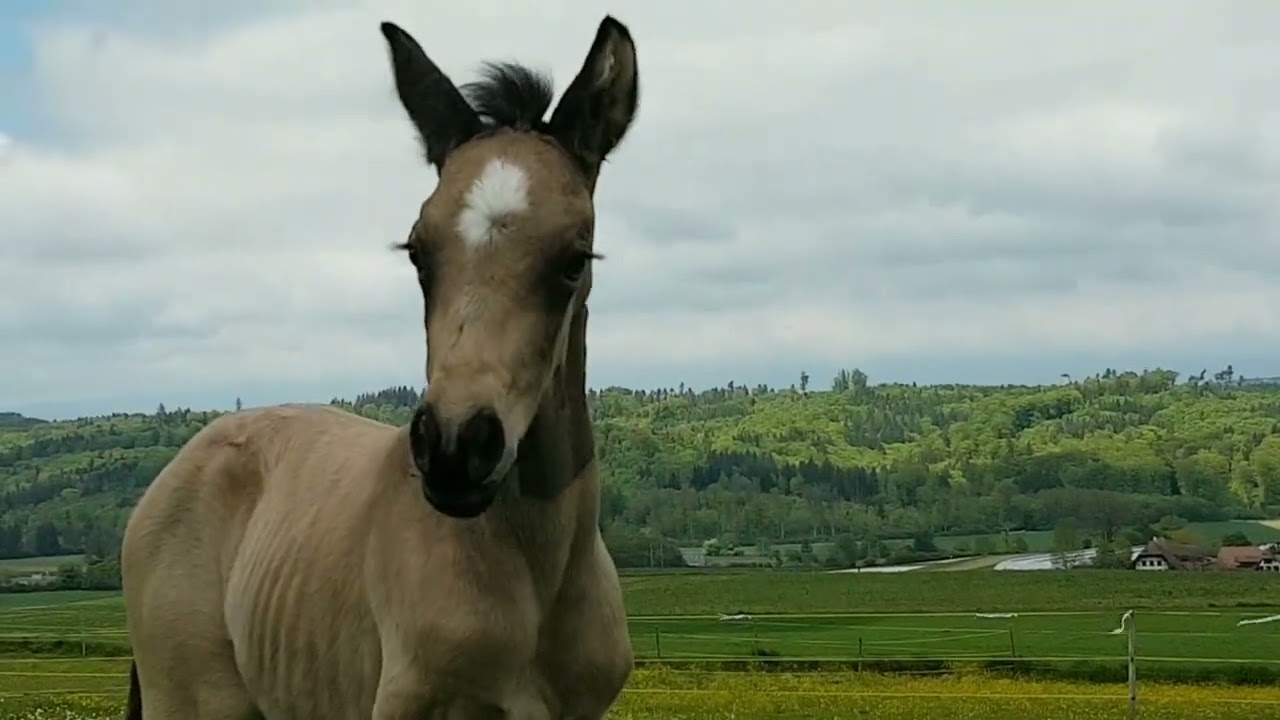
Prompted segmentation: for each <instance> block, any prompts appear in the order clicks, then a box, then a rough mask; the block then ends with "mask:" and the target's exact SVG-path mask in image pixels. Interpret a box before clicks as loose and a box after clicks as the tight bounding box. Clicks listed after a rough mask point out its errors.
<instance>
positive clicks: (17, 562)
mask: <svg viewBox="0 0 1280 720" xmlns="http://www.w3.org/2000/svg"><path fill="white" fill-rule="evenodd" d="M82 562H84V555H47V556H43V557H30V558H13V559H9V560H0V575H4V574H10V575H13V574H19V575H20V574H24V573H35V572H41V571H46V570H49V571H52V570H57V569H58V566H59V565H61V564H63V563H82Z"/></svg>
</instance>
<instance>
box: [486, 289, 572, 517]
mask: <svg viewBox="0 0 1280 720" xmlns="http://www.w3.org/2000/svg"><path fill="white" fill-rule="evenodd" d="M586 325H587V309H586V307H585V306H584V307H582V308H581V309H580V310H579V311H578V312H577V313H576V314H575V316H574V319H573V321H572V322H571V323H570V325H569V338H568V343H567V347H566V351H565V359H564V362H563V364H562V365H561V366H560V368H559V369H558V370H557V371H556V374H555V377H554V378H552V381H551V386H550V388H549V390H548V392H547V393H546V395H544V396H543V398H542V402H541V403H540V404H539V406H538V410H537V412H536V413H535V414H534V417H533V421H532V422H531V423H530V424H529V429H528V430H527V431H526V432H525V436H524V438H523V439H522V440H521V441H520V451H519V456H518V459H517V460H516V464H515V467H514V472H515V477H514V478H513V480H514V481H515V482H514V483H512V485H513V487H512V492H511V493H510V494H509V495H507V496H506V497H504V498H503V499H502V501H501V503H502V505H503V507H500V508H499V507H495V508H494V509H495V510H498V513H496V514H499V515H501V514H512V515H514V516H517V517H519V518H520V519H521V520H522V521H523V522H526V523H527V522H530V521H533V522H535V523H536V522H537V521H538V519H539V517H540V516H541V515H546V516H547V517H546V521H547V522H548V523H550V524H553V525H562V524H564V523H565V522H566V521H567V520H574V521H576V520H577V519H578V518H576V517H575V518H566V517H560V516H561V515H563V514H564V513H566V512H568V510H569V508H567V507H566V506H565V503H562V502H557V501H558V500H560V499H561V497H562V496H563V495H564V494H565V493H566V492H568V491H569V490H570V488H572V487H573V486H574V485H575V484H577V483H594V482H596V479H595V477H594V474H593V473H588V472H587V471H588V469H589V468H590V465H591V462H592V460H594V458H595V436H594V433H593V430H592V427H591V416H590V413H589V411H588V409H587V387H586V386H587V378H586V361H587V357H586V354H587V349H586ZM592 521H593V522H594V521H595V515H594V514H593V515H592Z"/></svg>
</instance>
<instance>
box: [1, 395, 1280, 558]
mask: <svg viewBox="0 0 1280 720" xmlns="http://www.w3.org/2000/svg"><path fill="white" fill-rule="evenodd" d="M799 385H800V387H799V388H789V389H782V390H775V389H770V388H767V387H763V386H758V387H744V386H739V385H736V384H733V383H730V384H729V385H728V386H726V387H723V388H716V389H711V390H705V391H701V392H696V393H695V392H693V391H691V390H688V389H685V388H683V387H679V388H667V389H659V390H652V391H641V390H626V389H620V388H609V389H606V390H602V391H592V392H591V395H590V403H591V411H592V415H593V417H594V420H595V423H596V430H597V434H598V436H599V444H598V451H599V456H600V462H601V468H602V473H603V477H604V481H605V483H606V494H605V499H604V503H603V505H604V507H603V512H604V516H605V518H604V523H605V526H606V530H607V533H608V537H609V538H610V542H611V547H614V548H622V547H623V546H628V547H629V546H631V545H632V544H634V543H635V542H637V540H636V539H637V538H640V537H645V538H649V542H653V538H655V537H666V538H669V539H671V540H673V541H677V542H679V543H681V544H690V543H697V542H701V541H704V540H707V539H710V538H721V539H727V538H736V539H737V541H738V542H756V541H757V540H764V541H775V542H776V541H786V540H799V539H803V538H829V537H833V536H840V535H848V536H853V537H857V538H866V539H876V538H880V539H887V538H903V537H912V536H920V535H922V534H924V535H928V534H932V535H943V534H961V533H995V532H999V531H1001V530H1003V529H1019V528H1022V529H1044V528H1051V527H1053V526H1054V525H1055V524H1056V523H1057V522H1058V521H1059V520H1060V519H1061V518H1063V517H1067V516H1070V517H1074V518H1075V519H1076V520H1075V522H1077V523H1078V524H1079V525H1080V527H1081V528H1082V531H1083V533H1085V534H1087V535H1088V536H1090V537H1093V538H1096V539H1097V541H1107V540H1110V539H1112V538H1113V537H1115V536H1116V533H1117V532H1119V531H1121V530H1122V529H1125V528H1132V527H1134V526H1137V527H1143V526H1145V525H1147V524H1149V523H1155V522H1157V521H1158V520H1159V519H1160V518H1162V517H1165V516H1169V515H1176V516H1181V517H1182V518H1185V519H1187V520H1192V521H1195V520H1216V519H1225V518H1228V517H1260V516H1262V515H1264V514H1267V506H1268V505H1270V506H1277V505H1280V389H1278V388H1277V387H1276V385H1275V384H1270V383H1241V382H1240V380H1239V378H1233V377H1232V373H1231V372H1230V370H1227V371H1223V372H1221V373H1217V375H1216V376H1215V377H1214V378H1210V379H1205V378H1204V374H1203V373H1201V374H1199V375H1196V376H1191V377H1190V378H1188V379H1186V380H1185V381H1182V382H1179V381H1178V377H1177V374H1176V373H1174V372H1171V371H1164V370H1155V371H1148V372H1143V373H1133V372H1122V373H1117V372H1114V371H1111V370H1108V371H1106V372H1104V373H1101V374H1099V375H1097V376H1095V377H1091V378H1087V379H1083V380H1073V379H1071V378H1064V380H1063V382H1062V383H1061V384H1059V385H1053V386H1045V387H1021V386H1019V387H974V386H931V387H926V386H920V387H917V386H914V385H911V386H907V385H870V384H868V382H867V378H866V376H865V375H864V374H862V373H861V372H858V371H856V370H855V371H852V372H841V373H840V374H839V375H838V376H837V377H836V378H834V380H833V381H832V382H830V383H829V384H828V388H829V389H823V390H821V391H819V390H814V389H812V388H811V387H809V385H810V383H809V379H808V377H807V376H802V377H801V382H800V383H799ZM417 397H418V392H417V390H415V389H413V388H392V389H388V390H384V391H381V392H376V393H371V394H368V395H364V396H361V397H358V398H356V399H355V400H354V401H350V402H348V401H342V400H334V401H332V402H333V403H334V404H338V405H342V406H344V407H347V408H350V409H353V410H355V411H357V412H359V413H361V414H364V415H367V416H370V417H374V418H377V419H380V420H384V421H387V422H391V423H397V424H400V423H404V422H407V419H408V416H409V413H410V408H411V407H412V405H413V403H414V402H416V400H417ZM216 415H217V413H215V412H199V411H193V410H188V409H174V410H165V409H164V408H163V407H161V408H160V409H159V410H158V411H157V412H156V413H155V414H152V415H125V414H116V415H110V416H104V417H92V418H82V419H78V420H74V421H66V422H39V421H31V420H30V419H26V418H21V416H15V415H12V414H10V415H4V416H0V418H4V420H3V421H0V511H2V512H3V515H2V516H0V556H9V557H13V556H23V555H52V554H59V553H63V552H79V551H87V552H88V553H90V554H93V555H100V556H106V555H110V554H112V553H113V552H114V551H115V549H116V547H117V546H118V543H119V538H120V532H121V529H122V527H123V524H124V521H125V518H126V517H127V513H128V508H129V507H130V506H131V505H132V503H133V502H134V501H135V500H136V499H137V497H138V496H139V494H140V493H141V492H142V490H143V489H144V488H145V487H146V485H147V484H148V483H149V482H150V481H151V479H152V478H153V477H154V476H155V475H156V473H157V472H158V471H159V470H160V468H161V467H162V466H163V465H164V464H165V462H167V461H168V460H169V458H170V457H172V455H173V454H174V452H175V451H176V449H177V448H178V447H179V446H180V445H181V444H182V443H183V442H185V441H186V440H187V439H188V438H190V437H191V435H192V434H193V433H194V432H196V430H198V429H199V428H200V427H201V426H203V425H204V424H205V423H207V422H208V421H209V420H210V419H211V418H213V417H215V416H216Z"/></svg>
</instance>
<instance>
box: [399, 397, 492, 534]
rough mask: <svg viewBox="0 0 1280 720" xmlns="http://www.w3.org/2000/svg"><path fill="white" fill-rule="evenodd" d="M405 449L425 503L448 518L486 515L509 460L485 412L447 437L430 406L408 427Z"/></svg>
mask: <svg viewBox="0 0 1280 720" xmlns="http://www.w3.org/2000/svg"><path fill="white" fill-rule="evenodd" d="M409 447H410V448H411V450H412V452H413V462H414V464H415V465H417V466H418V471H419V472H420V473H421V474H422V489H423V493H424V494H425V495H426V498H427V502H429V503H431V506H432V507H434V508H435V509H436V510H438V511H439V512H441V513H443V514H445V515H448V516H450V517H454V518H472V517H476V516H477V515H480V514H481V513H483V512H484V511H485V510H487V509H489V506H490V505H492V504H493V500H494V498H495V497H496V496H497V494H498V489H499V487H500V486H501V485H502V480H503V478H504V477H505V476H506V474H507V471H508V470H509V469H510V468H511V463H512V460H513V459H514V453H512V452H511V451H509V450H508V448H507V438H506V433H505V432H504V430H503V427H502V421H501V420H500V419H498V414H497V413H496V412H494V411H493V410H492V409H490V408H481V409H480V410H477V411H476V412H475V413H473V414H472V415H471V416H470V417H468V418H467V419H465V420H463V421H462V422H461V423H460V424H458V425H457V430H456V431H453V432H450V431H449V430H448V429H447V428H446V427H445V426H444V425H443V424H442V423H441V421H440V418H439V417H438V415H437V414H436V411H435V408H434V407H433V406H432V405H430V404H426V405H422V406H420V407H419V408H418V409H417V411H415V412H414V414H413V419H412V420H411V421H410V423H409Z"/></svg>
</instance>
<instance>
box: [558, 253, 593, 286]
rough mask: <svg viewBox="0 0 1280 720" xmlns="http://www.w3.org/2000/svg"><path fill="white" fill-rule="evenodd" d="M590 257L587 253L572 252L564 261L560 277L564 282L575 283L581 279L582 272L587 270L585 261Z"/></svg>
mask: <svg viewBox="0 0 1280 720" xmlns="http://www.w3.org/2000/svg"><path fill="white" fill-rule="evenodd" d="M590 259H591V256H590V255H589V254H587V253H574V254H573V255H571V256H570V257H569V259H568V260H566V261H565V264H564V269H563V270H561V277H562V278H563V279H564V281H565V282H566V283H568V284H570V285H577V284H578V283H579V282H581V281H582V273H584V272H586V271H587V261H588V260H590Z"/></svg>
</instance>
